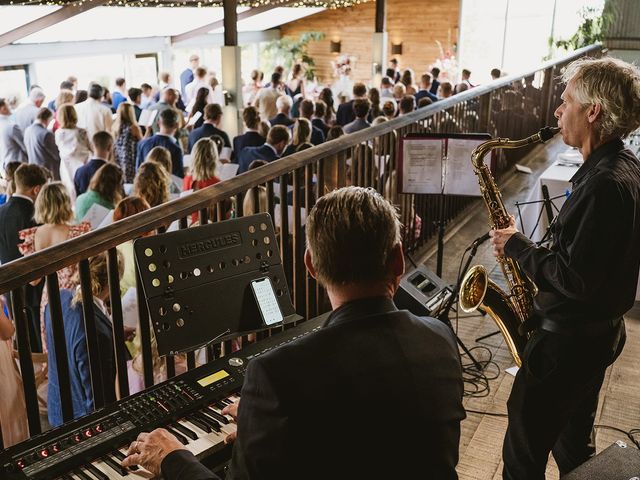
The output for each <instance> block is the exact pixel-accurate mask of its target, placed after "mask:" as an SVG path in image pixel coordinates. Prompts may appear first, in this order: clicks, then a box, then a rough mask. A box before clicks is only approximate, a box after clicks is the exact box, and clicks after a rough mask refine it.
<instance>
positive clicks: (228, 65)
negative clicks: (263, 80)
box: [222, 0, 243, 137]
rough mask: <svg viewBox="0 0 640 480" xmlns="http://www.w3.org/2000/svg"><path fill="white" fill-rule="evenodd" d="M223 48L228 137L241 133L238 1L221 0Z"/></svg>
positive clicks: (226, 129)
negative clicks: (222, 10)
mask: <svg viewBox="0 0 640 480" xmlns="http://www.w3.org/2000/svg"><path fill="white" fill-rule="evenodd" d="M223 7H224V47H222V88H223V90H224V91H226V92H227V95H225V97H226V100H225V105H223V106H222V111H223V117H222V124H223V130H224V131H225V132H227V134H229V136H230V137H233V136H235V135H238V134H239V133H242V120H241V118H240V111H241V109H242V105H243V103H242V78H241V71H242V70H241V68H240V57H241V50H240V47H239V46H238V13H237V12H236V9H237V7H238V0H223Z"/></svg>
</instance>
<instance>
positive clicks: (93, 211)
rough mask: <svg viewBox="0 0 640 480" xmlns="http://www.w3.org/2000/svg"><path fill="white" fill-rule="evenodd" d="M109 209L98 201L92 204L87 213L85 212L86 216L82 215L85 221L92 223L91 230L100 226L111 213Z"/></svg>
mask: <svg viewBox="0 0 640 480" xmlns="http://www.w3.org/2000/svg"><path fill="white" fill-rule="evenodd" d="M109 211H110V210H109V209H108V208H106V207H103V206H102V205H100V204H98V203H94V204H93V205H91V207H90V208H89V210H87V213H85V215H84V217H82V221H83V222H88V223H90V224H91V230H95V229H96V228H98V227H99V226H100V224H101V223H102V221H103V220H104V218H105V217H106V216H107V215H108V214H109Z"/></svg>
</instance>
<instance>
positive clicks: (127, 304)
mask: <svg viewBox="0 0 640 480" xmlns="http://www.w3.org/2000/svg"><path fill="white" fill-rule="evenodd" d="M122 322H123V323H124V325H125V327H130V328H136V327H137V326H138V297H137V295H136V289H135V288H134V287H130V288H129V289H128V290H127V291H126V292H125V293H124V295H123V296H122Z"/></svg>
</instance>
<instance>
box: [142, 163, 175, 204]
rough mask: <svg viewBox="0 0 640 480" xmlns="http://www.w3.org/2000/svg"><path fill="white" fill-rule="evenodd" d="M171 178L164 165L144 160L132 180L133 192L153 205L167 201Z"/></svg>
mask: <svg viewBox="0 0 640 480" xmlns="http://www.w3.org/2000/svg"><path fill="white" fill-rule="evenodd" d="M170 183H171V179H170V178H169V176H168V175H167V174H166V172H165V170H164V167H163V166H162V165H160V164H159V163H156V162H144V163H143V164H142V165H140V168H138V173H136V177H135V178H134V180H133V194H134V195H136V196H137V197H140V198H142V199H144V200H146V202H147V203H148V204H149V205H150V206H151V207H155V206H157V205H161V204H163V203H165V202H168V201H169V185H170Z"/></svg>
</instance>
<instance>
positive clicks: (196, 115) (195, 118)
mask: <svg viewBox="0 0 640 480" xmlns="http://www.w3.org/2000/svg"><path fill="white" fill-rule="evenodd" d="M201 116H202V112H196V113H194V114H193V117H191V118H190V119H189V123H187V127H193V126H194V125H195V124H196V122H197V121H198V120H200V117H201Z"/></svg>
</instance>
